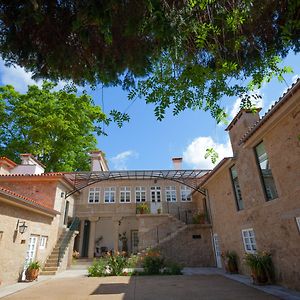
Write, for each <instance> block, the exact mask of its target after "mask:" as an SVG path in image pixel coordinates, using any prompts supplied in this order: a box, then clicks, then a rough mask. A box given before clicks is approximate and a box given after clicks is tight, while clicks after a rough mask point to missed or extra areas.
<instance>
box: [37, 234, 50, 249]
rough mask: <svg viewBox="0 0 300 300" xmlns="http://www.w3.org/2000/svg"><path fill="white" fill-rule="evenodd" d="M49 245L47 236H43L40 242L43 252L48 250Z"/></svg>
mask: <svg viewBox="0 0 300 300" xmlns="http://www.w3.org/2000/svg"><path fill="white" fill-rule="evenodd" d="M47 243H48V236H46V235H41V236H40V241H39V249H41V250H43V249H46V248H47Z"/></svg>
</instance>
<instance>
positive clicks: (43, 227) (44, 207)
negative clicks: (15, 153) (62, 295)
mask: <svg viewBox="0 0 300 300" xmlns="http://www.w3.org/2000/svg"><path fill="white" fill-rule="evenodd" d="M21 160H22V163H21V164H20V165H17V164H16V163H14V162H12V161H11V160H9V159H7V158H5V157H1V158H0V172H1V173H0V174H1V175H0V253H1V255H0V284H1V285H5V284H10V283H14V282H16V281H17V280H20V279H22V277H23V279H24V270H25V269H26V266H27V265H28V263H29V262H30V261H34V260H38V261H40V262H41V263H42V265H43V266H44V272H45V273H46V274H47V273H50V274H51V273H53V271H55V270H57V269H65V268H66V267H67V264H68V263H70V255H71V253H72V251H73V244H72V242H73V243H74V238H75V234H74V232H71V231H70V230H69V229H67V225H68V223H70V221H71V219H72V218H73V217H74V198H75V195H74V196H72V197H69V198H68V199H65V194H66V193H67V192H68V191H69V190H70V189H71V188H72V187H71V184H70V182H68V181H67V179H66V178H65V177H64V176H63V174H61V173H43V172H44V167H43V165H41V164H40V163H39V162H38V161H37V160H36V159H34V158H33V157H32V156H31V155H29V154H24V155H21ZM59 238H62V239H64V241H65V243H66V245H65V246H64V247H62V245H61V244H59V243H57V241H58V240H59ZM54 249H56V250H55V251H56V253H55V251H54V255H52V260H53V262H52V263H51V260H50V263H48V264H47V263H46V260H47V258H50V255H51V253H52V252H53V250H54ZM58 260H61V261H60V266H59V268H58V267H57V262H58Z"/></svg>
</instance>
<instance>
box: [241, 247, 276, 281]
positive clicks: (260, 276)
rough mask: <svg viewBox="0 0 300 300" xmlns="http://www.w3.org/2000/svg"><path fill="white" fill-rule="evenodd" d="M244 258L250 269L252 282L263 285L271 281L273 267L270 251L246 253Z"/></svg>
mask: <svg viewBox="0 0 300 300" xmlns="http://www.w3.org/2000/svg"><path fill="white" fill-rule="evenodd" d="M244 260H245V263H246V265H248V266H249V267H250V269H251V277H252V279H253V283H254V284H259V285H263V284H267V283H269V282H272V281H273V278H274V267H273V262H272V257H271V254H270V253H268V252H258V253H247V254H246V255H245V259H244Z"/></svg>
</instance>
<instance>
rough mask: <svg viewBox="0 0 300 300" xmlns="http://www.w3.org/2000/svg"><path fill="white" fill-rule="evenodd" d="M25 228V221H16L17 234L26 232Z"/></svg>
mask: <svg viewBox="0 0 300 300" xmlns="http://www.w3.org/2000/svg"><path fill="white" fill-rule="evenodd" d="M27 227H28V226H27V225H26V223H25V221H20V220H18V222H17V226H16V231H18V229H19V232H20V233H21V234H23V233H24V232H25V231H26V229H27Z"/></svg>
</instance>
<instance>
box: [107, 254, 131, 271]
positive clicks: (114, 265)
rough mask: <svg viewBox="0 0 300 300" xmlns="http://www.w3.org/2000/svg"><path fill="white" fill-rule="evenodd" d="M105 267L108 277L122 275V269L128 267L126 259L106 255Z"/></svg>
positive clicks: (119, 256) (115, 255)
mask: <svg viewBox="0 0 300 300" xmlns="http://www.w3.org/2000/svg"><path fill="white" fill-rule="evenodd" d="M107 265H108V269H109V271H110V274H109V275H112V276H120V275H122V274H123V269H124V268H127V267H128V259H127V258H126V257H125V256H123V255H119V254H114V255H108V256H107Z"/></svg>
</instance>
